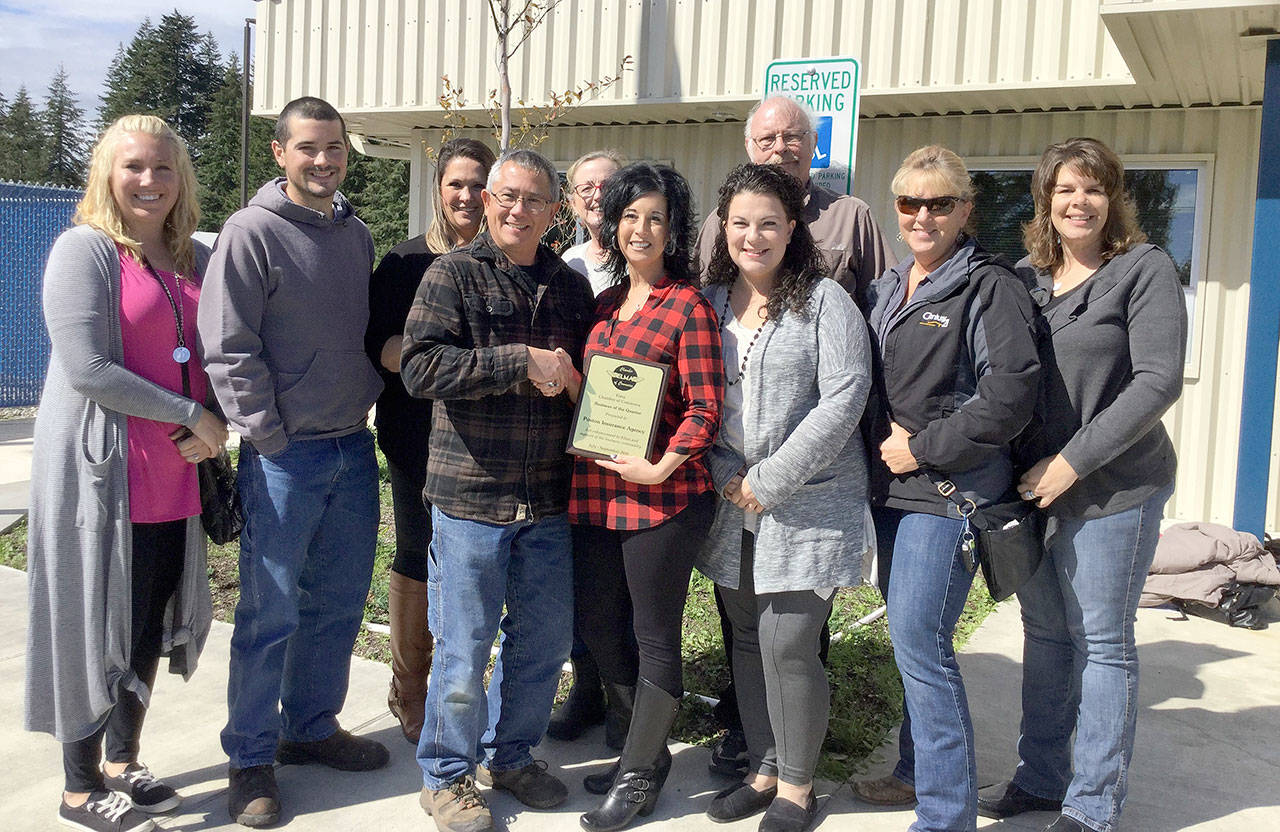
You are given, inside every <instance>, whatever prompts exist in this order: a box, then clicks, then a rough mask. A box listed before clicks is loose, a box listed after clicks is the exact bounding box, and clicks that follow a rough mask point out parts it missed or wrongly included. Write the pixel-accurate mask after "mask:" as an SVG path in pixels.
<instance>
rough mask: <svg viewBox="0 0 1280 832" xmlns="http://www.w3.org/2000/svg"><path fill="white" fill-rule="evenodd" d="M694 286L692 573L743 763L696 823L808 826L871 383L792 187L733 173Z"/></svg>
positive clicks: (856, 548) (856, 538)
mask: <svg viewBox="0 0 1280 832" xmlns="http://www.w3.org/2000/svg"><path fill="white" fill-rule="evenodd" d="M717 208H718V216H720V217H723V218H724V219H723V221H722V223H721V225H720V231H719V234H718V235H717V239H716V242H715V249H714V253H713V254H712V257H711V261H710V263H709V265H708V268H707V283H708V286H707V288H706V289H705V290H704V291H705V293H706V296H707V298H708V300H709V301H710V302H711V305H712V306H713V307H714V308H715V309H716V310H717V311H718V312H719V313H720V329H721V338H722V343H723V344H724V365H725V403H724V409H723V418H722V422H721V428H720V433H719V435H718V438H717V439H716V443H715V446H714V447H713V448H712V450H711V453H710V456H709V463H710V467H711V474H712V478H713V480H714V482H715V486H716V490H717V491H718V492H719V493H720V495H721V496H722V497H723V499H722V500H720V501H719V503H718V508H717V511H716V518H715V522H714V524H713V525H712V529H711V533H710V535H709V537H708V541H707V544H706V546H705V547H704V549H703V551H702V553H701V556H700V557H699V559H698V562H697V565H698V568H699V569H700V570H701V571H702V572H703V573H704V574H706V575H707V576H708V577H710V578H711V579H712V580H714V581H715V582H716V584H717V585H718V586H719V588H720V592H721V595H722V597H723V599H724V604H725V608H726V612H727V613H728V617H729V620H730V622H731V623H732V625H733V636H734V638H733V656H732V661H733V668H734V679H735V681H736V684H737V695H738V706H739V711H740V713H741V716H742V724H743V729H744V732H745V734H746V738H747V748H748V753H749V755H750V763H749V765H748V773H747V776H746V778H745V779H744V780H743V781H742V782H740V783H736V784H734V785H733V786H731V787H729V788H728V789H725V790H724V791H722V792H720V793H719V794H718V795H716V796H715V798H714V799H713V800H712V801H711V805H710V807H709V808H708V809H707V814H708V815H709V816H710V817H711V819H712V820H715V821H719V822H728V821H732V820H738V819H740V818H745V817H748V816H750V815H752V814H755V813H756V812H759V811H761V810H764V809H767V811H766V812H765V816H764V818H763V820H762V821H761V824H760V829H761V830H762V832H799V831H800V830H803V829H805V828H807V827H808V826H809V824H810V823H811V822H812V821H813V817H814V814H815V811H816V803H815V799H814V794H813V772H814V768H815V766H816V765H817V761H818V752H819V750H820V749H821V746H822V740H823V737H824V736H825V735H826V731H827V714H828V709H829V705H830V691H829V689H828V687H827V677H826V672H825V671H824V669H823V667H822V662H821V661H820V660H819V658H818V634H819V632H820V631H821V630H822V627H823V625H824V624H825V623H826V621H827V617H828V616H829V615H830V612H831V600H832V597H833V595H834V594H835V591H836V588H837V587H840V586H850V585H855V584H857V583H859V582H860V580H861V561H862V553H863V551H864V550H865V549H866V528H865V522H864V518H865V516H866V494H867V471H866V462H865V458H866V457H865V453H864V450H863V445H862V436H861V433H860V432H858V431H857V425H858V420H859V419H860V418H861V416H862V409H863V406H864V405H865V404H866V400H867V393H868V390H869V389H870V384H871V357H870V348H869V346H868V341H867V331H866V323H865V322H864V320H863V318H862V315H861V314H860V313H859V312H858V309H857V307H856V306H855V305H854V303H853V301H852V300H851V299H850V298H849V295H848V294H847V293H846V292H845V291H844V290H843V289H842V288H841V287H840V286H839V285H838V284H837V283H835V282H834V281H832V280H827V279H825V278H824V275H825V273H826V269H825V267H824V265H823V260H822V255H821V252H820V251H819V250H818V248H817V247H816V245H815V244H814V242H813V238H812V236H810V234H809V231H808V228H807V227H806V226H805V224H804V222H803V219H802V217H803V216H804V190H803V188H802V187H801V186H800V185H799V184H798V183H797V182H796V181H795V180H794V179H793V178H792V177H791V176H789V175H788V174H787V173H785V172H784V171H783V170H782V169H781V168H778V167H774V166H767V165H742V166H740V167H738V168H736V169H735V170H733V171H732V172H731V173H730V174H729V178H728V179H727V180H726V182H725V183H724V185H722V186H721V188H720V200H719V205H718V206H717Z"/></svg>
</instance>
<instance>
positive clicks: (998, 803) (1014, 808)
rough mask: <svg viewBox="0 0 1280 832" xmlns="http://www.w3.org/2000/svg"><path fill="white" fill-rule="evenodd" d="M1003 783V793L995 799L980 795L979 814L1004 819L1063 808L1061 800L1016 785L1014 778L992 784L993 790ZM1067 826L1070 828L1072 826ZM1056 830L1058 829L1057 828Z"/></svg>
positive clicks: (993, 791)
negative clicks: (1051, 798) (1025, 813)
mask: <svg viewBox="0 0 1280 832" xmlns="http://www.w3.org/2000/svg"><path fill="white" fill-rule="evenodd" d="M1001 785H1003V786H1004V789H1003V793H1002V794H1001V795H1000V797H998V798H996V799H994V800H993V799H991V798H987V797H983V796H982V795H978V814H979V815H982V816H983V817H984V818H994V819H995V820H1003V819H1004V818H1011V817H1013V816H1014V815H1021V814H1022V813H1023V812H1057V811H1060V810H1061V809H1062V801H1061V800H1050V799H1049V798H1047V797H1038V796H1037V795H1034V794H1032V793H1031V792H1029V791H1026V790H1025V789H1022V788H1020V787H1019V786H1017V785H1015V784H1014V782H1013V781H1012V780H1010V781H1009V782H1007V783H1003V784H997V785H995V786H992V787H991V792H992V793H995V792H996V790H997V789H999V788H1000V786H1001ZM1065 828H1067V829H1070V827H1065ZM1055 832H1057V831H1056V830H1055Z"/></svg>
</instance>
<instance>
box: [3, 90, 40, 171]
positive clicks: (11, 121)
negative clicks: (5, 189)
mask: <svg viewBox="0 0 1280 832" xmlns="http://www.w3.org/2000/svg"><path fill="white" fill-rule="evenodd" d="M42 122H43V119H42V118H41V117H40V113H39V112H37V111H36V110H35V108H33V107H32V105H31V97H30V96H29V95H28V94H27V88H26V87H25V86H23V87H18V92H17V93H16V94H15V95H14V97H13V103H12V104H11V105H9V109H8V112H7V113H5V118H4V129H3V131H0V132H3V133H4V136H5V138H6V140H7V141H9V142H11V143H12V145H11V148H10V152H9V153H8V154H6V155H5V156H4V157H3V158H0V179H10V180H13V181H16V182H42V181H44V177H45V172H46V170H47V169H48V160H49V144H48V141H47V139H46V136H45V132H44V124H43V123H42Z"/></svg>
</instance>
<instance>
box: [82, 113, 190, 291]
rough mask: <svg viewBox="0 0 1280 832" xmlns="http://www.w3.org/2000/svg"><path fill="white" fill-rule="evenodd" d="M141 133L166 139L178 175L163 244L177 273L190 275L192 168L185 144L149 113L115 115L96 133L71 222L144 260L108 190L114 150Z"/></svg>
mask: <svg viewBox="0 0 1280 832" xmlns="http://www.w3.org/2000/svg"><path fill="white" fill-rule="evenodd" d="M130 133H142V134H145V135H148V136H157V137H159V138H161V139H163V140H164V141H166V142H168V143H169V147H170V149H171V150H172V151H173V164H174V170H175V172H176V173H177V174H178V199H177V201H176V202H175V203H174V204H173V208H172V209H171V210H170V211H169V216H167V217H165V219H164V244H165V248H167V249H168V250H169V254H170V255H171V256H172V257H173V259H174V262H175V263H176V265H177V267H178V271H180V272H185V273H188V274H190V273H192V272H194V271H195V267H196V255H195V246H194V245H192V243H191V234H192V233H193V232H194V231H195V230H196V226H197V225H199V223H200V205H199V203H198V202H197V201H196V172H195V169H194V168H193V167H192V166H191V157H190V156H189V155H188V154H187V143H186V142H184V141H183V140H182V137H181V136H179V135H178V134H177V133H175V132H174V131H173V128H172V127H170V126H169V125H168V124H166V123H165V122H164V120H163V119H160V118H156V117H155V116H146V115H128V116H121V117H120V118H118V119H116V120H115V121H114V122H112V123H111V126H110V127H108V128H107V129H106V130H104V131H103V132H102V136H101V137H100V138H99V139H98V143H97V144H95V145H94V146H93V155H92V157H91V158H90V160H89V182H88V184H87V185H85V189H84V197H83V198H82V199H81V200H80V204H79V205H77V206H76V214H75V217H74V218H73V220H72V221H73V222H74V223H75V224H76V225H88V226H92V227H93V228H96V229H97V230H99V231H101V232H102V233H103V234H106V235H107V237H109V238H110V239H111V240H113V241H115V242H116V243H117V244H119V245H121V246H124V248H125V249H126V250H127V251H128V252H129V253H130V254H131V255H133V258H134V259H135V260H137V261H138V262H139V263H142V262H144V261H145V258H144V257H143V254H142V243H140V242H138V241H137V240H135V239H133V238H132V237H130V236H129V232H128V230H127V229H126V228H125V224H124V217H123V216H122V215H121V213H120V206H119V205H117V204H116V200H115V197H114V196H113V195H112V193H111V169H112V166H113V165H114V164H115V160H116V152H117V151H118V150H119V148H120V143H121V142H122V141H123V140H124V138H125V136H127V135H129V134H130Z"/></svg>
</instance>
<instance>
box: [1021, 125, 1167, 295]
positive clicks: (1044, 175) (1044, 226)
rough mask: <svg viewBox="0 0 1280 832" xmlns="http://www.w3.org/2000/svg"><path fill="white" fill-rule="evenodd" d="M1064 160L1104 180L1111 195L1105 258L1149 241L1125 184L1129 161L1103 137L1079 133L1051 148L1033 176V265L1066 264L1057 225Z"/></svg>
mask: <svg viewBox="0 0 1280 832" xmlns="http://www.w3.org/2000/svg"><path fill="white" fill-rule="evenodd" d="M1063 165H1066V166H1067V167H1069V168H1071V169H1073V170H1075V171H1077V172H1078V173H1081V174H1084V175H1085V176H1089V177H1092V178H1094V179H1096V180H1098V184H1099V185H1101V186H1102V190H1103V192H1104V193H1106V195H1107V221H1106V222H1105V223H1103V226H1102V259H1103V260H1110V259H1111V258H1112V257H1115V256H1116V255H1117V254H1124V253H1125V252H1126V251H1128V250H1129V249H1131V248H1133V247H1134V246H1136V245H1138V244H1140V243H1145V242H1146V241H1147V235H1146V234H1144V233H1143V232H1142V229H1141V228H1139V227H1138V212H1137V210H1136V209H1135V208H1134V205H1133V199H1132V198H1130V196H1129V192H1128V191H1127V190H1126V189H1125V187H1124V163H1123V162H1121V161H1120V157H1119V156H1117V155H1116V153H1115V151H1114V150H1112V149H1111V148H1109V147H1107V146H1106V145H1105V144H1103V143H1102V142H1100V141H1098V140H1097V139H1089V138H1074V139H1067V140H1066V141H1065V142H1058V143H1057V144H1051V145H1049V146H1048V147H1047V148H1045V151H1044V155H1042V156H1041V157H1040V163H1039V164H1038V165H1036V171H1035V173H1033V174H1032V175H1031V198H1032V199H1033V200H1035V205H1036V213H1035V216H1034V217H1032V218H1031V220H1030V222H1028V223H1027V224H1026V225H1024V226H1023V227H1022V245H1023V247H1024V248H1026V250H1027V255H1028V259H1030V261H1031V265H1033V266H1035V267H1036V268H1037V269H1045V270H1047V271H1053V270H1054V269H1056V268H1058V267H1059V266H1061V265H1062V261H1063V254H1062V241H1061V240H1060V239H1059V238H1058V231H1057V229H1055V228H1054V227H1053V216H1052V210H1051V209H1052V203H1053V189H1054V187H1055V186H1056V185H1057V184H1058V171H1059V170H1060V169H1061V168H1062V166H1063Z"/></svg>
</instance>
